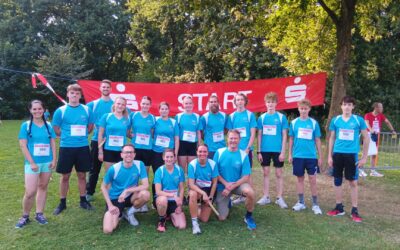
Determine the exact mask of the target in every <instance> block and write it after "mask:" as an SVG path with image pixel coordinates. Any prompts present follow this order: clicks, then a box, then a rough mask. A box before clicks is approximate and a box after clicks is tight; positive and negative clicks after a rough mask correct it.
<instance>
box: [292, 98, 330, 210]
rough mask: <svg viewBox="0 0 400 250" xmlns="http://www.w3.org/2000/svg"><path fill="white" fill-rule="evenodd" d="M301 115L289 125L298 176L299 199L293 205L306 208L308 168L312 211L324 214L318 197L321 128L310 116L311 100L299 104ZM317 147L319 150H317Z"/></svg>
mask: <svg viewBox="0 0 400 250" xmlns="http://www.w3.org/2000/svg"><path fill="white" fill-rule="evenodd" d="M297 105H298V109H299V113H300V117H298V118H296V119H294V120H293V121H292V122H291V123H290V127H289V136H290V137H289V163H292V164H293V175H295V176H297V185H296V187H297V195H298V196H299V200H298V201H297V203H296V204H295V205H294V206H293V210H294V211H300V210H303V209H306V205H305V203H304V171H305V170H307V174H308V180H309V182H310V189H311V195H312V204H313V205H312V211H313V212H314V214H322V211H321V208H320V207H319V205H318V199H317V173H319V166H321V164H322V160H321V156H322V151H321V139H320V137H321V130H320V128H319V124H318V122H317V121H316V120H314V119H312V118H311V117H309V116H308V113H309V112H310V110H311V103H310V101H309V100H307V99H304V100H301V101H300V102H299V103H298V104H297ZM315 148H316V149H317V151H318V156H319V159H318V157H317V152H316V150H315Z"/></svg>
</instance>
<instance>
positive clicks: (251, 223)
mask: <svg viewBox="0 0 400 250" xmlns="http://www.w3.org/2000/svg"><path fill="white" fill-rule="evenodd" d="M244 222H245V223H246V225H247V229H249V230H256V228H257V225H256V222H255V221H254V219H253V217H251V216H250V217H244Z"/></svg>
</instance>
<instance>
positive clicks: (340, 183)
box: [334, 177, 343, 187]
mask: <svg viewBox="0 0 400 250" xmlns="http://www.w3.org/2000/svg"><path fill="white" fill-rule="evenodd" d="M342 182H343V178H341V177H335V178H334V184H335V186H336V187H340V186H341V185H342Z"/></svg>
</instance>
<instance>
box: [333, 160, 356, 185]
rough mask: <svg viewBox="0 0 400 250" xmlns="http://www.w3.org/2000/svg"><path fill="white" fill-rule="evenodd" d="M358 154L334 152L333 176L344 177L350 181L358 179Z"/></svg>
mask: <svg viewBox="0 0 400 250" xmlns="http://www.w3.org/2000/svg"><path fill="white" fill-rule="evenodd" d="M357 158H358V155H357V154H348V153H334V154H333V156H332V159H333V177H335V178H343V171H344V178H345V179H346V180H349V181H354V180H358V167H357V165H356V164H357Z"/></svg>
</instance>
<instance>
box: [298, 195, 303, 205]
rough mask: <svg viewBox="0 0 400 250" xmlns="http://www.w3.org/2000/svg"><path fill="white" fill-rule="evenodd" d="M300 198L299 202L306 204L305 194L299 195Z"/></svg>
mask: <svg viewBox="0 0 400 250" xmlns="http://www.w3.org/2000/svg"><path fill="white" fill-rule="evenodd" d="M297 195H298V196H299V202H300V203H301V204H304V194H297Z"/></svg>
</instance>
